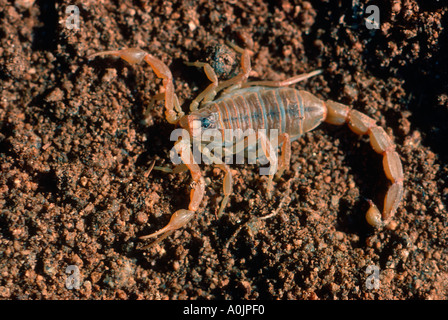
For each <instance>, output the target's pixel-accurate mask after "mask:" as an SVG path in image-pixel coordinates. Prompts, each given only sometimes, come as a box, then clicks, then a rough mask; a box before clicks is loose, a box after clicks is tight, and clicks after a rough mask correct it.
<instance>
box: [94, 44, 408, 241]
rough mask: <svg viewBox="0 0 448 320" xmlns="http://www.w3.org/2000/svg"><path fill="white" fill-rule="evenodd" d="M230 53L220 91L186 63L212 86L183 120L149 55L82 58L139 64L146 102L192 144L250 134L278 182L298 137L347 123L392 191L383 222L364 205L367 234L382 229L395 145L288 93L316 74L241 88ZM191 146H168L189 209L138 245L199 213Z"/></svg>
mask: <svg viewBox="0 0 448 320" xmlns="http://www.w3.org/2000/svg"><path fill="white" fill-rule="evenodd" d="M230 45H231V46H232V47H233V49H234V50H236V51H237V52H239V53H240V54H241V62H240V64H241V68H240V72H239V73H238V74H237V75H236V76H235V77H233V78H231V79H229V80H226V81H223V82H221V83H219V82H218V77H217V75H216V74H215V72H214V70H213V68H212V67H211V66H210V65H209V64H208V63H203V62H192V63H191V62H189V63H187V65H190V66H195V67H200V68H203V69H204V72H205V74H206V76H207V78H208V79H209V80H210V81H211V84H210V85H209V86H208V87H207V88H206V89H205V90H204V91H203V92H201V93H200V94H199V95H198V96H197V97H196V98H195V99H194V100H193V101H192V103H191V105H190V111H191V112H190V114H188V115H185V114H184V112H183V111H182V108H181V106H180V104H179V101H178V98H177V96H176V94H175V92H174V84H173V77H172V74H171V71H170V69H169V68H168V67H167V66H166V65H165V64H164V63H163V62H162V61H161V60H159V59H157V58H155V57H154V56H152V55H151V54H149V53H146V52H145V51H143V50H140V49H135V48H128V49H123V50H117V51H103V52H99V53H96V54H93V55H91V56H89V59H90V58H93V57H95V56H99V55H112V56H117V57H120V58H121V59H123V60H125V61H127V62H128V63H130V64H135V63H140V62H142V61H145V62H146V63H148V64H149V65H150V66H151V68H152V69H153V71H154V72H155V74H156V75H157V77H159V78H161V79H162V83H163V84H162V85H163V87H164V92H163V93H160V94H158V95H156V96H155V97H154V98H153V101H152V102H154V101H156V100H162V99H164V100H165V117H166V120H167V121H168V122H169V123H170V124H174V125H180V126H181V127H182V128H183V129H185V130H186V131H188V133H189V135H190V138H191V140H192V141H196V142H197V141H199V139H200V137H201V133H202V132H203V131H204V130H206V129H215V130H219V131H222V132H223V133H224V130H226V129H236V128H240V129H243V130H246V129H253V132H255V133H254V135H255V141H257V142H261V145H262V146H263V148H262V149H263V153H264V156H265V157H266V158H267V159H268V160H269V161H270V163H271V165H273V167H274V168H276V169H278V170H277V175H279V176H280V175H281V174H282V173H283V172H284V170H286V169H288V168H289V163H290V158H291V141H294V140H296V139H298V138H299V137H300V136H301V135H302V134H304V133H305V132H308V131H310V130H313V129H314V128H316V127H317V126H318V125H319V124H320V123H322V122H323V121H325V122H327V123H330V124H334V125H343V124H345V123H347V124H348V126H349V128H350V129H351V130H352V131H353V132H355V133H356V134H358V135H364V134H368V135H369V139H370V144H371V146H372V148H373V149H374V150H375V151H376V152H377V153H379V154H381V155H383V167H384V172H385V174H386V176H387V178H388V179H389V180H390V181H391V183H392V184H391V186H390V187H389V189H388V191H387V194H386V197H385V200H384V208H383V212H382V214H381V213H380V212H379V210H378V208H377V207H376V206H375V204H373V202H372V201H370V200H369V203H370V208H369V209H368V211H367V213H366V220H367V222H368V223H369V224H370V225H372V226H374V227H381V226H384V225H386V224H387V223H389V222H390V221H391V219H392V218H393V216H394V214H395V211H396V210H397V208H398V206H399V203H400V201H401V199H402V198H403V192H404V188H403V178H404V176H403V168H402V164H401V160H400V157H399V155H398V153H397V152H396V151H395V144H394V143H393V141H392V140H391V138H390V137H389V136H388V135H387V134H386V132H385V131H384V129H383V128H382V127H379V126H378V125H376V122H375V120H374V119H372V118H370V117H369V116H367V115H365V114H363V113H361V112H359V111H356V110H352V109H350V108H349V107H348V106H346V105H343V104H340V103H337V102H334V101H331V100H327V101H322V100H320V99H318V98H317V97H315V96H314V95H312V94H311V93H309V92H307V91H303V90H296V89H293V88H288V87H287V86H290V85H292V84H295V83H297V82H299V81H302V80H305V79H307V78H310V77H312V76H315V75H317V74H320V73H321V71H320V70H316V71H313V72H311V73H307V74H302V75H298V76H295V77H292V78H289V79H286V80H283V81H250V82H248V81H247V79H248V77H249V73H250V71H251V65H250V51H249V50H248V49H242V48H240V47H238V46H236V45H234V44H230ZM218 93H220V96H219V98H218V99H216V100H214V98H215V96H216V95H217V94H218ZM259 129H266V130H270V129H277V130H278V144H276V145H274V144H271V141H270V139H269V136H268V135H265V134H263V133H262V132H263V130H259ZM267 132H269V131H267ZM223 136H224V135H223ZM248 141H251V140H250V139H247V137H245V138H244V139H243V140H242V141H236V142H232V143H234V145H237V144H241V143H247V142H248ZM252 141H254V139H252ZM191 145H192V143H191V141H190V140H186V139H179V140H178V141H176V142H175V144H174V150H175V151H177V153H178V155H179V157H180V159H181V160H182V162H183V164H180V165H179V166H177V167H176V168H175V169H174V170H173V172H181V171H186V170H189V171H190V173H191V177H192V180H193V183H192V190H191V193H190V203H189V206H188V209H180V210H177V211H176V212H175V213H174V214H173V215H172V216H171V219H170V221H169V223H168V224H167V225H166V226H165V227H163V228H162V229H160V230H158V231H156V232H154V233H152V234H150V235H147V236H143V237H141V239H148V238H155V237H158V236H160V237H159V239H157V240H156V242H158V241H160V240H162V239H163V238H165V237H167V236H168V235H170V234H171V233H172V232H173V231H174V230H177V229H179V228H182V227H183V226H185V225H186V224H187V223H188V222H189V221H190V220H191V219H192V218H193V216H194V215H195V212H196V211H197V210H198V208H199V205H200V204H201V201H202V198H203V196H204V192H205V181H204V178H203V176H202V174H201V170H200V168H199V165H198V163H197V162H196V161H195V159H194V157H193V153H192V146H191ZM198 145H199V146H200V151H201V152H203V153H204V152H206V151H209V150H207V148H206V147H205V145H204V144H203V143H202V142H201V141H199V143H198ZM279 146H280V148H281V155H280V157H277V156H276V152H275V150H274V149H276V148H278V147H279ZM249 147H250V146H249ZM215 157H216V156H215ZM215 160H219V159H215ZM216 163H217V164H216ZM215 165H216V166H217V167H219V168H220V169H221V170H223V171H224V172H225V176H224V181H223V190H224V191H223V193H224V197H223V200H222V202H221V205H220V208H219V214H221V213H222V212H223V211H224V208H225V207H226V205H227V202H228V199H229V196H230V195H231V192H232V174H231V171H230V168H229V166H228V165H227V164H225V163H222V162H219V161H216V162H215ZM274 173H275V172H270V174H269V178H268V187H267V189H268V195H269V194H270V191H271V190H272V180H273V177H274Z"/></svg>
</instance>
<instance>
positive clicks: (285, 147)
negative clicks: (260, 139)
mask: <svg viewBox="0 0 448 320" xmlns="http://www.w3.org/2000/svg"><path fill="white" fill-rule="evenodd" d="M278 142H279V145H280V144H281V145H282V155H281V157H280V165H279V166H278V171H277V177H281V176H282V174H283V172H284V171H285V170H286V169H288V168H289V163H290V162H291V139H290V138H289V134H287V133H283V134H281V135H280V138H279V141H278Z"/></svg>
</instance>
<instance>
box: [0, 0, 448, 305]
mask: <svg viewBox="0 0 448 320" xmlns="http://www.w3.org/2000/svg"><path fill="white" fill-rule="evenodd" d="M358 3H359V5H358V7H356V8H354V7H351V6H346V5H341V4H340V3H339V2H337V1H321V0H312V1H295V2H293V1H280V2H278V3H268V2H266V3H265V2H261V1H260V2H254V3H253V4H248V3H245V2H244V1H234V2H226V1H214V2H213V3H212V2H208V1H201V0H200V1H198V2H197V3H194V2H185V1H178V2H171V1H155V2H151V4H149V3H140V2H132V1H122V2H120V5H117V3H116V2H108V1H105V2H103V3H102V5H101V6H98V5H97V4H96V3H94V2H84V3H83V4H80V5H78V6H79V10H80V19H79V27H78V28H76V27H75V28H69V27H70V25H69V24H68V22H70V21H71V20H69V16H68V15H67V14H66V13H65V9H66V7H67V6H68V5H72V4H73V3H72V2H70V1H59V2H58V3H53V2H48V1H15V2H14V4H11V3H10V2H8V1H6V0H0V16H2V23H1V25H0V34H2V35H3V37H0V42H1V44H0V83H1V94H0V146H1V148H0V167H1V173H0V191H1V193H0V297H1V298H2V299H201V298H202V299H310V300H316V299H411V298H412V299H447V298H448V289H447V288H448V267H447V266H448V264H447V262H448V261H447V260H448V252H447V248H448V243H447V239H448V236H447V231H448V216H447V205H448V183H447V180H448V179H447V177H448V167H447V161H448V157H447V156H448V152H447V151H448V150H447V148H446V138H447V136H448V132H447V130H448V129H447V126H446V123H448V108H447V100H448V99H447V98H446V96H447V92H448V73H447V72H446V70H447V61H448V56H447V52H448V50H447V46H448V31H447V29H446V26H447V21H448V9H447V8H446V6H445V5H443V4H441V3H439V2H435V1H424V2H423V1H417V0H410V1H392V0H390V1H389V0H388V1H383V2H381V3H382V6H380V7H379V9H380V11H381V20H380V29H378V30H376V29H374V30H369V29H367V27H366V25H365V18H366V16H365V10H366V5H365V4H364V2H363V1H359V2H358ZM229 41H230V42H232V41H233V42H236V43H237V44H239V45H242V46H244V45H246V46H249V47H250V50H251V51H252V52H253V55H252V56H251V64H252V68H253V70H252V72H251V78H253V79H256V78H258V79H271V80H281V79H285V78H287V77H290V76H293V75H296V74H300V73H303V72H309V71H312V70H315V69H318V68H320V69H323V70H324V72H323V74H322V75H320V76H318V77H315V78H313V79H310V80H308V81H306V82H303V83H300V84H298V85H297V86H296V87H298V88H301V89H304V90H308V91H310V92H312V93H314V94H315V95H317V96H318V97H319V98H322V99H332V100H335V101H339V102H341V103H345V104H349V105H351V106H353V107H354V108H356V109H357V110H359V111H361V112H363V113H365V114H367V115H369V116H371V117H373V118H375V120H377V122H378V124H380V125H381V126H383V127H384V128H386V131H387V133H388V134H391V135H392V136H393V137H394V141H395V143H396V145H397V151H398V153H399V154H400V158H401V160H402V162H403V166H404V172H405V181H404V185H405V196H404V199H403V202H402V204H401V205H400V207H399V209H398V212H397V214H396V216H395V218H394V222H393V224H390V225H389V226H388V228H385V229H381V230H374V229H372V228H371V227H369V226H368V225H367V223H366V222H365V219H364V214H365V211H366V209H367V205H366V203H365V201H364V199H366V198H368V199H373V200H374V201H375V202H377V203H381V201H383V200H382V199H384V194H385V192H386V190H387V184H388V181H387V179H386V178H385V177H384V172H383V169H382V165H381V157H379V156H378V155H376V154H375V152H374V151H372V149H371V147H370V144H369V143H368V140H367V139H365V138H359V137H357V136H356V135H354V134H353V133H351V132H350V130H349V129H348V128H347V127H334V126H331V125H326V124H323V125H321V126H320V127H319V128H317V129H315V130H314V131H313V132H310V133H307V134H305V135H304V136H303V137H302V138H300V139H299V140H298V141H296V142H293V144H292V151H293V152H292V159H291V167H290V170H288V171H287V172H285V174H284V175H283V177H282V178H281V179H280V180H279V181H276V184H275V186H276V190H275V192H274V193H273V197H272V199H271V200H268V199H266V197H265V190H266V185H265V181H266V179H265V178H264V177H260V176H259V174H258V166H254V165H247V166H246V165H235V166H232V170H233V171H232V172H234V180H235V181H234V183H235V185H234V194H232V195H231V197H230V201H229V205H228V207H227V208H226V211H225V214H224V215H223V216H221V217H216V216H215V212H217V207H218V206H219V201H220V200H221V198H222V177H223V175H222V173H221V172H220V171H218V172H215V171H213V167H211V166H206V165H204V166H202V167H201V169H202V172H203V174H204V176H205V177H207V178H209V180H208V181H210V183H209V185H208V186H207V190H206V195H205V197H204V200H203V203H202V205H201V208H200V210H199V211H198V214H197V216H196V218H195V219H193V220H192V221H191V222H190V223H189V224H188V225H187V226H186V227H184V228H183V229H180V230H178V231H176V232H174V233H173V235H172V236H170V237H169V238H167V239H165V240H164V241H163V242H161V243H159V244H157V245H155V246H153V247H151V248H150V249H148V250H146V251H141V250H139V249H138V248H139V247H140V246H141V241H140V240H139V239H138V237H139V236H142V235H146V234H149V233H151V232H153V231H155V230H158V229H159V228H161V227H162V226H164V225H165V224H166V223H167V221H168V220H169V217H170V215H171V214H172V213H173V212H174V211H175V210H177V209H180V208H185V207H186V206H187V205H188V201H189V199H188V194H189V185H190V177H189V175H187V174H185V173H181V174H170V173H164V172H160V171H157V170H153V171H151V173H150V174H148V168H149V167H150V165H151V163H152V161H154V160H155V162H156V165H157V166H166V167H169V166H171V163H170V160H169V151H170V149H171V148H172V141H170V139H169V137H170V133H171V131H172V129H173V127H172V126H171V125H169V124H168V123H167V122H166V121H165V119H164V116H163V109H162V106H161V105H160V104H158V106H157V107H156V108H154V109H153V110H151V111H150V113H149V115H148V116H147V117H145V116H143V113H144V110H145V109H146V107H147V106H148V101H149V100H150V98H151V97H152V96H153V95H155V94H157V93H158V92H159V90H160V88H161V81H160V80H159V79H157V78H156V76H155V75H154V73H153V72H152V71H151V69H150V67H149V66H147V65H144V64H142V65H137V66H130V65H128V64H127V63H125V62H124V61H120V60H117V59H112V58H104V59H95V60H91V61H89V60H87V58H86V57H87V56H89V55H90V54H92V53H94V52H98V51H102V50H113V49H119V48H123V47H140V48H142V49H144V50H146V51H147V52H149V53H151V54H153V55H154V56H156V57H158V58H160V59H161V60H162V61H163V62H165V63H166V64H167V65H168V66H169V67H170V69H171V71H172V73H173V76H174V83H175V87H176V92H177V94H178V96H179V99H180V100H181V102H185V103H184V105H185V106H187V105H188V102H190V101H191V100H192V99H193V98H194V97H195V96H196V95H197V94H198V93H199V92H200V91H201V90H202V89H203V88H205V87H206V86H207V85H208V84H209V83H210V82H209V80H208V79H207V77H206V76H205V75H204V74H203V70H202V69H199V68H194V67H188V66H185V65H184V64H183V62H184V61H195V60H197V59H205V60H204V61H215V62H216V65H215V66H214V67H215V68H216V69H219V70H217V71H218V72H219V73H220V76H222V77H224V78H225V77H230V76H231V75H232V73H233V72H235V63H236V66H237V65H238V61H239V54H236V55H235V56H233V53H229V52H227V51H225V50H224V49H222V48H225V46H226V42H229ZM206 48H212V51H211V53H210V52H207V50H206ZM221 49H222V50H221ZM213 50H214V51H213ZM229 55H231V56H229ZM185 111H186V109H185ZM145 123H146V124H145ZM285 195H288V197H289V198H290V201H289V199H288V201H287V204H285V205H283V206H282V208H281V210H280V211H279V213H278V214H276V215H274V216H273V217H272V218H270V219H266V220H259V219H257V218H260V217H263V216H266V215H268V214H271V213H272V212H274V211H275V210H276V209H277V208H278V206H279V204H280V202H281V200H282V197H283V196H285ZM70 265H72V266H75V267H77V268H78V269H79V274H80V277H81V278H80V280H81V286H80V288H79V289H71V290H69V289H67V287H66V279H67V277H68V276H69V275H68V274H67V273H66V268H67V267H68V266H70ZM372 266H373V267H376V268H378V269H377V270H378V272H379V280H380V282H379V283H380V285H379V287H378V288H375V289H369V287H368V286H367V277H368V276H369V273H368V272H367V268H369V267H372Z"/></svg>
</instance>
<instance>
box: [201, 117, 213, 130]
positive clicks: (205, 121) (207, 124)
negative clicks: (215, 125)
mask: <svg viewBox="0 0 448 320" xmlns="http://www.w3.org/2000/svg"><path fill="white" fill-rule="evenodd" d="M211 124H212V123H211V121H210V119H209V118H202V119H201V126H202V128H204V129H207V128H208V127H210V125H211Z"/></svg>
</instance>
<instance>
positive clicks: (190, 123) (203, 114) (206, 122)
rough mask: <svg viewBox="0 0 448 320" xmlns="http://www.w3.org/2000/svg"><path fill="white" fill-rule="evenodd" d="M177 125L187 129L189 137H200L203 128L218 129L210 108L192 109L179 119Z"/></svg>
mask: <svg viewBox="0 0 448 320" xmlns="http://www.w3.org/2000/svg"><path fill="white" fill-rule="evenodd" d="M179 125H180V126H181V127H182V128H184V129H185V130H187V131H188V133H189V134H190V137H192V138H193V139H194V140H195V139H198V140H199V139H201V136H202V133H203V132H204V131H205V130H213V129H214V130H216V129H218V126H217V121H216V115H215V114H214V113H213V112H211V111H210V110H198V111H193V112H191V113H190V114H189V115H185V116H183V117H182V118H181V119H180V120H179Z"/></svg>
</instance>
